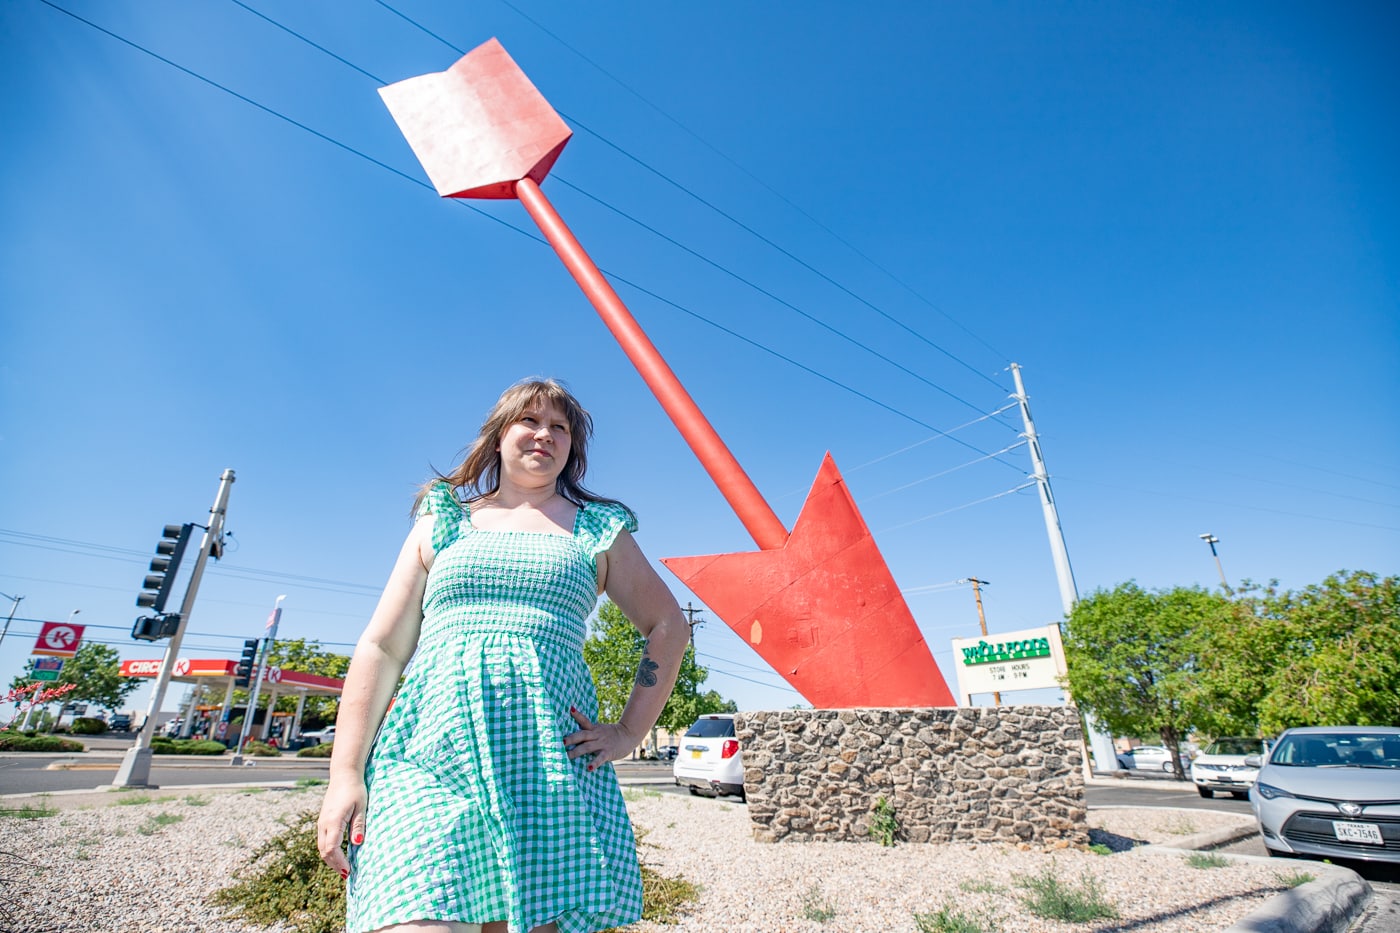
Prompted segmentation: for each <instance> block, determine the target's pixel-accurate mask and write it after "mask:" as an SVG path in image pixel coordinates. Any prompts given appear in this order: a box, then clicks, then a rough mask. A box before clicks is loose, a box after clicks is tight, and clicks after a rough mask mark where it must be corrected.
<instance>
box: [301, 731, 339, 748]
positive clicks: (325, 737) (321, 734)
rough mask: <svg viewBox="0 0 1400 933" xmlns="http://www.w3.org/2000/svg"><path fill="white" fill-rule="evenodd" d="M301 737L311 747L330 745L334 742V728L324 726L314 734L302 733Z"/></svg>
mask: <svg viewBox="0 0 1400 933" xmlns="http://www.w3.org/2000/svg"><path fill="white" fill-rule="evenodd" d="M301 737H302V740H303V741H306V742H310V743H311V744H312V745H330V744H331V743H332V742H334V741H335V726H326V728H324V729H321V730H318V731H316V732H303V733H302V734H301Z"/></svg>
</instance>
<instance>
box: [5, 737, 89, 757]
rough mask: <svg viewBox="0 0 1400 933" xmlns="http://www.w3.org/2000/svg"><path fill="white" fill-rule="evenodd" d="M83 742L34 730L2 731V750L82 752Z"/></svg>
mask: <svg viewBox="0 0 1400 933" xmlns="http://www.w3.org/2000/svg"><path fill="white" fill-rule="evenodd" d="M81 751H83V743H82V742H74V741H73V740H72V739H60V738H55V737H54V736H51V735H35V734H34V733H32V732H0V752H81Z"/></svg>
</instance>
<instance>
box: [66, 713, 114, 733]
mask: <svg viewBox="0 0 1400 933" xmlns="http://www.w3.org/2000/svg"><path fill="white" fill-rule="evenodd" d="M68 731H69V732H71V733H73V734H74V735H101V734H102V733H104V732H106V731H107V723H105V722H103V721H102V720H101V719H97V718H96V717H93V716H79V717H78V718H77V719H75V720H73V724H72V725H71V726H69V727H68Z"/></svg>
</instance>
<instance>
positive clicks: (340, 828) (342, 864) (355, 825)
mask: <svg viewBox="0 0 1400 933" xmlns="http://www.w3.org/2000/svg"><path fill="white" fill-rule="evenodd" d="M368 796H369V795H368V793H367V792H366V791H365V782H364V780H363V779H357V778H354V777H334V776H333V777H332V778H331V782H330V785H329V786H328V787H327V788H326V797H325V799H324V800H322V801H321V816H320V819H318V820H317V821H316V848H317V849H319V850H320V852H321V861H323V862H325V863H326V864H327V865H329V866H330V867H331V868H334V869H335V870H336V871H338V872H340V877H341V878H348V877H350V863H349V862H348V861H347V860H346V858H345V853H344V852H342V851H341V850H340V843H341V841H342V840H343V839H344V838H345V828H346V826H349V827H350V842H351V843H352V844H354V845H359V844H360V843H362V842H364V841H365V803H366V801H367V800H368Z"/></svg>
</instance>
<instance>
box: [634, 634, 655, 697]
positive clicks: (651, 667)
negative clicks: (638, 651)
mask: <svg viewBox="0 0 1400 933" xmlns="http://www.w3.org/2000/svg"><path fill="white" fill-rule="evenodd" d="M658 666H659V665H658V664H657V663H656V662H655V661H653V660H652V659H651V658H649V657H647V646H646V645H645V644H643V645H642V660H641V663H640V664H638V665H637V684H638V685H639V686H642V687H655V686H656V669H657V667H658Z"/></svg>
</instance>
